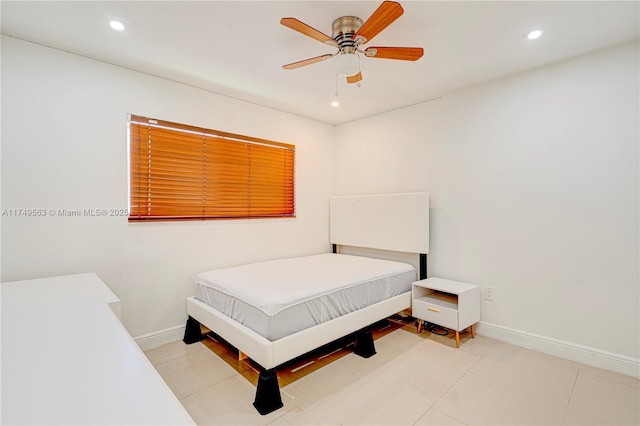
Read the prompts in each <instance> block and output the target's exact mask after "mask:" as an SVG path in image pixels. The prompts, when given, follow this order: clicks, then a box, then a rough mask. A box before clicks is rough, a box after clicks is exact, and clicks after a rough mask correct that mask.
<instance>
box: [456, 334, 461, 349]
mask: <svg viewBox="0 0 640 426" xmlns="http://www.w3.org/2000/svg"><path fill="white" fill-rule="evenodd" d="M459 347H460V332H459V331H458V330H456V348H459Z"/></svg>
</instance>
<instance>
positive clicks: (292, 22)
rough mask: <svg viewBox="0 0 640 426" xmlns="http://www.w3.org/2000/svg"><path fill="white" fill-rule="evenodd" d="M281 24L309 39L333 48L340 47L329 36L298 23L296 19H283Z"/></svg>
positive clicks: (300, 22)
mask: <svg viewBox="0 0 640 426" xmlns="http://www.w3.org/2000/svg"><path fill="white" fill-rule="evenodd" d="M280 23H281V24H282V25H284V26H285V27H288V28H291V29H292V30H295V31H298V32H299V33H302V34H304V35H306V36H308V37H311V38H315V39H316V40H318V41H320V42H322V43H325V44H329V45H331V46H337V45H338V42H337V41H335V40H334V39H332V38H331V37H329V36H328V35H326V34H323V33H321V32H320V31H318V30H316V29H315V28H312V27H310V26H309V25H307V24H305V23H304V22H302V21H298V20H297V19H296V18H282V19H281V20H280Z"/></svg>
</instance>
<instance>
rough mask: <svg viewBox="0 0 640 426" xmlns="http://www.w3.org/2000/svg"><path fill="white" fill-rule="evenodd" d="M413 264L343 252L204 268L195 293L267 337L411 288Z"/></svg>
mask: <svg viewBox="0 0 640 426" xmlns="http://www.w3.org/2000/svg"><path fill="white" fill-rule="evenodd" d="M415 280H416V271H415V269H414V267H413V266H411V265H409V264H406V263H401V262H393V261H388V260H380V259H371V258H367V257H360V256H350V255H342V254H331V253H326V254H320V255H315V256H305V257H297V258H291V259H281V260H273V261H269V262H261V263H254V264H250V265H244V266H238V267H234V268H226V269H218V270H214V271H208V272H203V273H201V274H199V275H198V276H197V277H196V289H195V290H196V291H195V292H196V294H195V296H196V298H197V299H199V300H201V301H202V302H204V303H206V304H208V305H209V306H211V307H213V308H215V309H217V310H218V311H220V312H222V313H223V314H225V315H227V316H229V317H230V318H232V319H234V320H235V321H238V322H239V323H241V324H243V325H244V326H246V327H248V328H250V329H252V330H253V331H255V332H256V333H258V334H260V335H262V336H264V337H265V338H267V339H269V340H272V341H273V340H277V339H280V338H282V337H285V336H288V335H289V334H292V333H295V332H297V331H300V330H304V329H306V328H309V327H312V326H314V325H317V324H320V323H323V322H325V321H329V320H331V319H334V318H337V317H339V316H341V315H345V314H347V313H350V312H354V311H356V310H358V309H361V308H364V307H366V306H369V305H372V304H375V303H377V302H380V301H382V300H385V299H388V298H390V297H393V296H397V295H399V294H402V293H405V292H407V291H411V283H412V282H413V281H415Z"/></svg>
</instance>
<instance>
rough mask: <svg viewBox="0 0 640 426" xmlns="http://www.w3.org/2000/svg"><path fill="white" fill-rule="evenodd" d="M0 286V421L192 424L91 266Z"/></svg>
mask: <svg viewBox="0 0 640 426" xmlns="http://www.w3.org/2000/svg"><path fill="white" fill-rule="evenodd" d="M0 291H1V293H0V294H1V299H0V300H1V306H2V342H1V343H2V401H1V407H2V408H1V409H2V412H1V422H2V424H47V425H53V424H92V425H95V424H110V425H112V424H113V425H115V424H129V425H133V424H154V425H156V424H185V425H186V424H189V425H192V424H194V422H193V420H192V419H191V417H190V416H189V414H188V413H187V412H186V410H185V409H184V408H183V407H182V405H181V404H180V402H179V401H178V399H177V398H176V397H175V396H174V395H173V393H172V392H171V390H170V389H169V387H168V386H167V385H166V383H165V382H164V381H163V380H162V378H161V377H160V375H159V374H158V372H157V371H156V370H155V369H154V368H153V366H152V365H151V363H150V362H149V361H148V360H147V358H146V357H145V355H144V353H142V351H141V350H140V348H139V347H138V345H137V344H136V343H135V342H134V341H133V339H132V338H131V336H130V335H129V333H128V332H127V331H126V329H125V328H124V326H123V325H122V323H120V321H119V319H118V315H119V312H120V305H119V300H118V298H117V297H116V296H115V295H114V294H113V293H112V292H111V291H110V290H109V288H108V287H107V286H106V285H105V284H104V283H103V282H102V281H101V280H100V278H98V276H97V275H96V274H80V275H70V276H64V277H54V278H44V279H37V280H26V281H14V282H9V283H2V284H0Z"/></svg>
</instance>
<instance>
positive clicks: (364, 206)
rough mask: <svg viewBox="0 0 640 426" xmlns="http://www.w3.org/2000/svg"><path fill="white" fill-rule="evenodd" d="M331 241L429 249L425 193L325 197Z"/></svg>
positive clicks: (383, 247) (394, 248) (419, 250)
mask: <svg viewBox="0 0 640 426" xmlns="http://www.w3.org/2000/svg"><path fill="white" fill-rule="evenodd" d="M329 210H330V213H329V218H330V226H329V229H330V232H329V234H330V236H329V238H330V240H331V244H340V245H347V246H355V247H368V248H374V249H380V250H392V251H402V252H408V253H425V254H428V253H429V194H428V193H426V192H412V193H401V194H379V195H350V196H336V197H331V198H330V199H329Z"/></svg>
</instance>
